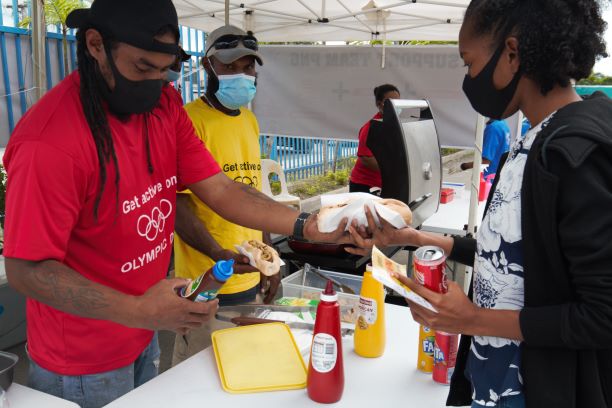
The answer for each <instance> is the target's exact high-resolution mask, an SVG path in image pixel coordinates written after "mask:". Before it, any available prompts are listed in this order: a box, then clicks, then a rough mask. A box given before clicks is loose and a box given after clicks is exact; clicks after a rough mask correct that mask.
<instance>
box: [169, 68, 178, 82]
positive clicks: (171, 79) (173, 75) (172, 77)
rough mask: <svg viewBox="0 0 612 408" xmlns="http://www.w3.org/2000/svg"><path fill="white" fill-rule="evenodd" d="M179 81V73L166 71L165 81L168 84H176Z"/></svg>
mask: <svg viewBox="0 0 612 408" xmlns="http://www.w3.org/2000/svg"><path fill="white" fill-rule="evenodd" d="M179 79H181V73H180V72H176V71H173V70H171V69H169V70H168V73H167V74H166V81H168V82H176V81H178V80H179Z"/></svg>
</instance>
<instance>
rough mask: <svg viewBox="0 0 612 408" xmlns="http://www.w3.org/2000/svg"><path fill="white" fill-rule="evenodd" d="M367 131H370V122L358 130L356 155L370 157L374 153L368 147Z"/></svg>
mask: <svg viewBox="0 0 612 408" xmlns="http://www.w3.org/2000/svg"><path fill="white" fill-rule="evenodd" d="M368 133H370V122H369V121H368V123H366V124H365V125H363V126H362V127H361V129H360V130H359V145H358V147H357V156H360V157H372V156H374V154H373V153H372V151H371V150H370V149H369V148H368V146H367V143H368Z"/></svg>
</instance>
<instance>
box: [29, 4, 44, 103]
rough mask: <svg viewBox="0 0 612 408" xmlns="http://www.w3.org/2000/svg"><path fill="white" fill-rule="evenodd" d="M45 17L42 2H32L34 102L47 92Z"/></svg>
mask: <svg viewBox="0 0 612 408" xmlns="http://www.w3.org/2000/svg"><path fill="white" fill-rule="evenodd" d="M45 31H46V30H45V17H44V6H43V2H42V0H34V1H32V65H33V66H34V70H33V71H34V78H33V79H34V81H33V82H34V88H35V90H34V100H35V101H38V100H39V99H40V98H42V96H43V95H44V94H45V92H46V88H47V74H46V60H45Z"/></svg>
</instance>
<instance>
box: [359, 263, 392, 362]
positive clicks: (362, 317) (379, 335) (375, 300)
mask: <svg viewBox="0 0 612 408" xmlns="http://www.w3.org/2000/svg"><path fill="white" fill-rule="evenodd" d="M358 313H359V317H358V318H357V324H356V325H355V335H354V337H353V339H354V344H355V353H357V355H360V356H361V357H368V358H376V357H380V356H382V355H383V353H384V352H385V342H386V326H385V288H384V287H383V284H382V283H380V282H378V281H377V280H376V279H374V278H373V277H372V266H371V265H368V266H366V272H365V274H364V275H363V284H362V285H361V295H360V297H359V312H358Z"/></svg>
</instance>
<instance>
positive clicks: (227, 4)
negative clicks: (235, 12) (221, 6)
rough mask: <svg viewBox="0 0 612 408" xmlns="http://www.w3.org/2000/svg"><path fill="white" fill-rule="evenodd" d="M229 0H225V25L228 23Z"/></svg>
mask: <svg viewBox="0 0 612 408" xmlns="http://www.w3.org/2000/svg"><path fill="white" fill-rule="evenodd" d="M229 12H230V2H229V0H225V25H229Z"/></svg>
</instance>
